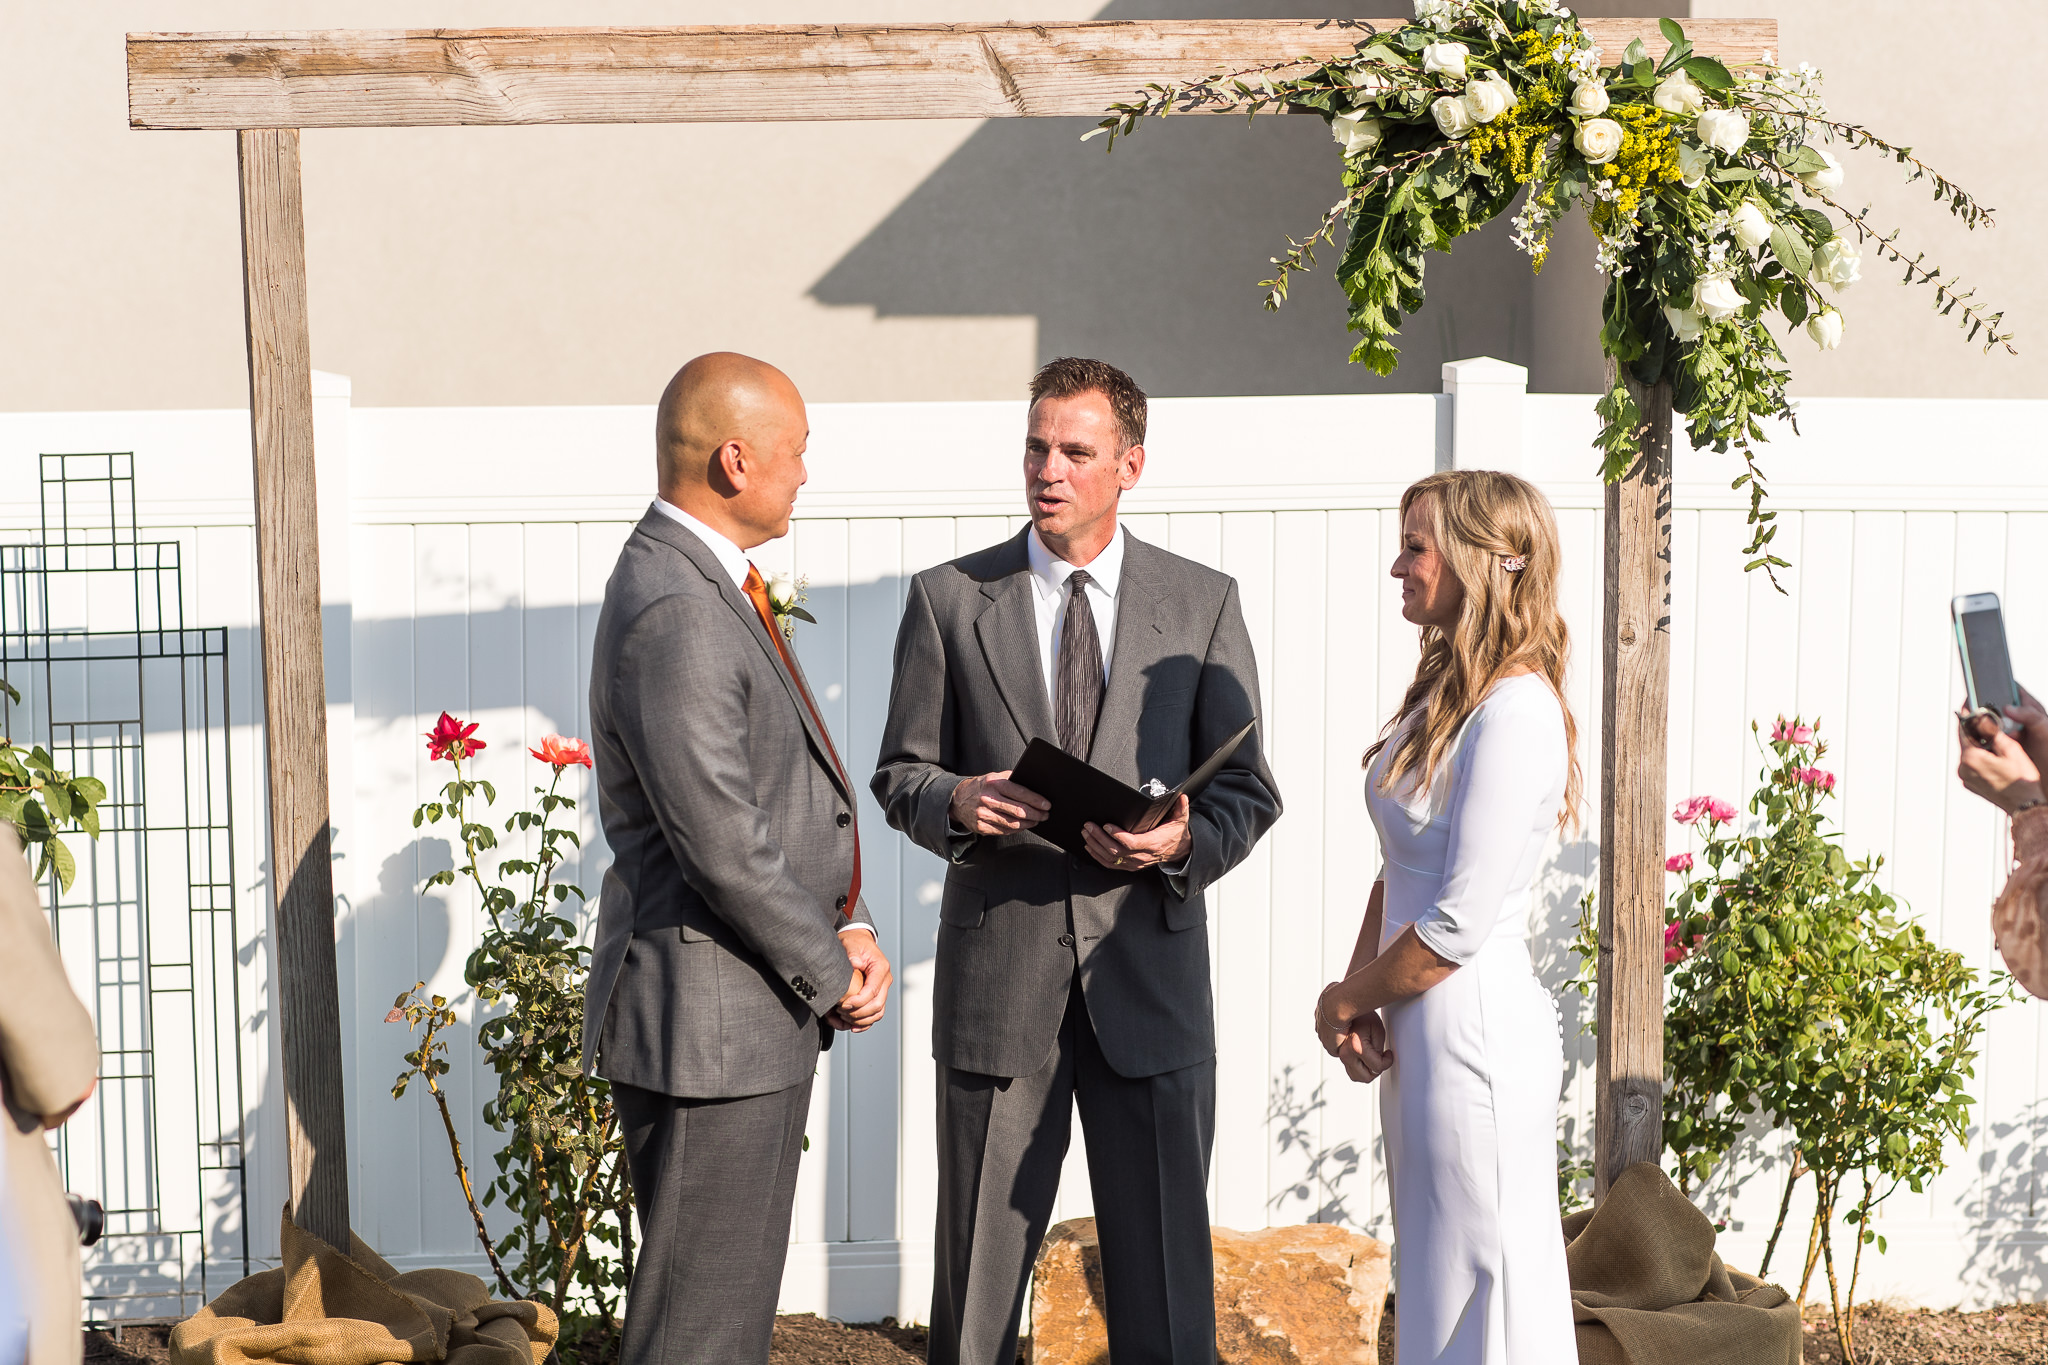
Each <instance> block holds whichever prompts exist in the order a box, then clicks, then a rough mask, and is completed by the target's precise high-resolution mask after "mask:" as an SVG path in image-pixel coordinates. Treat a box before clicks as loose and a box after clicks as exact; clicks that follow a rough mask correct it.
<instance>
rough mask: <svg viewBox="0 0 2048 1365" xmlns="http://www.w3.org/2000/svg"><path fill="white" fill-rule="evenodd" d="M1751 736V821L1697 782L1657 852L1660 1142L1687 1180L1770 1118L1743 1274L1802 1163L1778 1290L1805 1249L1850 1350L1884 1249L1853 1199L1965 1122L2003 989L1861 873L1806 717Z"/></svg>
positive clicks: (1911, 1168) (1582, 946) (1944, 1151)
mask: <svg viewBox="0 0 2048 1365" xmlns="http://www.w3.org/2000/svg"><path fill="white" fill-rule="evenodd" d="M1752 728H1753V729H1754V727H1752ZM1759 744H1760V747H1761V751H1762V756H1763V770H1762V773H1761V779H1760V782H1759V785H1758V788H1757V791H1756V794H1755V795H1754V796H1753V797H1751V799H1750V802H1749V814H1750V815H1751V816H1752V817H1754V820H1755V824H1754V826H1753V827H1752V828H1750V829H1748V830H1743V829H1738V828H1737V827H1736V823H1735V822H1736V820H1737V818H1738V812H1737V811H1736V810H1735V808H1734V807H1733V806H1732V805H1730V804H1729V803H1727V802H1725V801H1722V800H1720V799H1719V798H1716V797H1712V796H1696V797H1692V798H1689V799H1687V800H1685V801H1681V802H1680V803H1679V804H1678V806H1677V808H1676V809H1675V810H1673V812H1672V819H1673V820H1674V821H1675V822H1676V823H1677V824H1679V825H1681V826H1683V827H1685V828H1686V829H1687V830H1688V831H1689V832H1690V833H1691V834H1692V835H1693V836H1695V837H1697V838H1698V840H1699V852H1698V855H1697V859H1695V856H1694V854H1693V853H1692V852H1691V851H1690V850H1688V851H1686V852H1683V853H1679V854H1675V855H1673V856H1672V857H1671V858H1670V859H1669V860H1668V861H1667V862H1666V864H1665V867H1666V870H1667V871H1669V872H1672V873H1674V874H1676V875H1678V876H1679V877H1680V879H1681V880H1680V882H1679V884H1678V887H1677V889H1676V890H1675V891H1674V892H1673V893H1672V895H1671V899H1670V904H1669V907H1668V909H1667V915H1666V927H1665V931H1664V945H1665V947H1664V963H1665V966H1664V973H1665V996H1666V1003H1665V1010H1664V1073H1665V1092H1664V1143H1665V1147H1666V1149H1667V1151H1668V1152H1669V1154H1670V1158H1671V1160H1672V1162H1673V1164H1674V1167H1675V1171H1674V1173H1675V1175H1676V1177H1677V1179H1678V1181H1679V1183H1680V1186H1681V1187H1682V1188H1686V1189H1688V1191H1689V1190H1690V1188H1691V1187H1692V1186H1694V1185H1696V1184H1700V1183H1702V1182H1705V1181H1706V1180H1708V1179H1709V1178H1710V1177H1711V1176H1713V1175H1714V1174H1715V1172H1716V1171H1717V1170H1719V1169H1720V1167H1721V1165H1722V1163H1723V1162H1724V1161H1725V1160H1726V1159H1727V1157H1728V1155H1729V1154H1730V1153H1731V1152H1732V1151H1733V1150H1734V1149H1735V1148H1736V1147H1737V1145H1738V1144H1740V1143H1744V1142H1747V1143H1750V1144H1755V1143H1757V1142H1758V1141H1759V1140H1760V1137H1761V1136H1762V1135H1761V1134H1759V1133H1758V1132H1757V1130H1756V1127H1755V1126H1753V1125H1755V1124H1756V1123H1757V1122H1758V1121H1761V1123H1762V1125H1763V1126H1764V1127H1765V1128H1766V1129H1769V1130H1777V1129H1783V1130H1787V1131H1788V1132H1789V1135H1790V1137H1791V1140H1792V1144H1793V1146H1794V1148H1795V1153H1796V1154H1795V1156H1794V1158H1793V1160H1792V1161H1791V1163H1790V1164H1789V1165H1788V1166H1787V1168H1786V1169H1787V1178H1786V1182H1785V1186H1784V1192H1783V1196H1782V1199H1781V1201H1780V1204H1779V1208H1778V1220H1777V1226H1776V1227H1775V1228H1774V1229H1773V1230H1772V1232H1771V1236H1770V1241H1769V1243H1768V1245H1767V1246H1766V1247H1765V1250H1764V1258H1763V1263H1762V1264H1761V1265H1760V1266H1759V1267H1758V1270H1757V1273H1758V1274H1759V1275H1763V1274H1766V1273H1768V1271H1769V1269H1770V1264H1771V1258H1772V1256H1773V1255H1774V1253H1775V1252H1776V1249H1777V1245H1778V1240H1779V1236H1780V1234H1781V1233H1782V1232H1783V1231H1784V1227H1785V1222H1786V1218H1787V1216H1788V1214H1789V1211H1790V1209H1791V1202H1792V1195H1793V1192H1794V1189H1795V1188H1796V1187H1797V1186H1798V1184H1799V1183H1800V1182H1801V1181H1802V1180H1804V1179H1806V1178H1807V1177H1808V1176H1811V1177H1812V1182H1811V1183H1812V1186H1813V1189H1814V1196H1815V1212H1814V1218H1813V1221H1812V1223H1811V1225H1810V1227H1809V1231H1808V1237H1807V1249H1806V1259H1805V1262H1804V1265H1803V1267H1802V1277H1801V1279H1802V1282H1801V1284H1800V1287H1799V1293H1798V1301H1799V1302H1802V1303H1803V1302H1805V1301H1806V1293H1807V1289H1808V1288H1809V1287H1810V1284H1811V1279H1812V1276H1813V1275H1814V1273H1815V1271H1816V1268H1817V1267H1821V1266H1824V1267H1825V1270H1826V1275H1827V1282H1828V1292H1829V1300H1830V1303H1831V1305H1832V1306H1833V1308H1834V1310H1835V1320H1836V1325H1837V1330H1838V1334H1841V1335H1842V1336H1843V1340H1842V1346H1843V1349H1844V1352H1845V1354H1846V1355H1847V1358H1848V1359H1850V1360H1854V1359H1856V1357H1855V1355H1854V1354H1853V1352H1851V1351H1850V1349H1849V1348H1850V1343H1849V1342H1848V1340H1847V1339H1846V1334H1845V1333H1843V1332H1842V1327H1843V1324H1845V1323H1846V1322H1848V1321H1849V1318H1850V1315H1851V1314H1852V1313H1853V1311H1854V1304H1855V1296H1856V1284H1857V1277H1858V1275H1859V1274H1860V1272H1861V1268H1862V1254H1863V1247H1864V1245H1865V1244H1866V1243H1874V1244H1875V1245H1876V1247H1877V1249H1878V1250H1879V1251H1880V1252H1882V1251H1883V1250H1884V1241H1883V1239H1882V1238H1880V1237H1878V1236H1877V1235H1876V1232H1875V1230H1874V1229H1873V1228H1872V1227H1871V1225H1870V1217H1871V1214H1872V1212H1873V1211H1874V1210H1875V1209H1876V1208H1877V1206H1878V1205H1879V1204H1881V1203H1882V1202H1883V1201H1884V1200H1885V1199H1887V1198H1888V1197H1890V1195H1891V1194H1892V1193H1893V1192H1894V1191H1895V1190H1897V1189H1898V1188H1899V1187H1900V1186H1901V1185H1904V1186H1907V1187H1909V1188H1911V1189H1913V1190H1915V1191H1918V1190H1920V1189H1921V1188H1922V1187H1923V1186H1924V1185H1925V1183H1926V1181H1927V1180H1928V1179H1929V1178H1931V1177H1932V1176H1933V1175H1934V1174H1935V1173H1936V1172H1938V1171H1939V1170H1941V1169H1942V1167H1943V1166H1944V1165H1945V1164H1946V1162H1947V1159H1948V1145H1947V1144H1948V1143H1949V1142H1950V1141H1952V1140H1953V1141H1957V1142H1960V1141H1963V1140H1964V1139H1965V1138H1966V1136H1967V1133H1968V1120H1969V1111H1970V1105H1971V1103H1972V1101H1971V1097H1970V1095H1969V1093H1968V1090H1967V1089H1966V1080H1967V1078H1968V1077H1969V1076H1970V1075H1971V1074H1973V1067H1974V1063H1975V1058H1976V1047H1977V1040H1978V1038H1979V1037H1980V1036H1981V1035H1982V1033H1983V1029H1984V1017H1985V1015H1986V1014H1987V1013H1989V1012H1990V1011H1991V1010H1992V1009H1994V1008H1996V1007H1997V1006H1998V1005H1999V1004H2001V1003H2003V1002H2004V1001H2006V1000H2008V999H2010V998H2012V993H2011V991H2010V987H2009V985H2008V984H2006V983H2003V982H1995V983H1994V984H1993V985H1992V986H1991V987H1989V988H1986V987H1981V986H1980V985H1979V984H1978V978H1977V974H1976V973H1975V972H1974V971H1973V970H1972V969H1971V968H1970V967H1969V966H1968V964H1967V963H1966V962H1965V960H1964V958H1963V956H1962V954H1960V953H1956V952H1951V951H1949V950H1947V949H1945V948H1942V947H1939V946H1938V945H1936V944H1935V943H1934V942H1932V941H1931V940H1930V939H1929V938H1928V936H1927V933H1926V931H1925V930H1923V929H1922V928H1921V927H1920V925H1919V924H1917V923H1915V922H1913V921H1911V920H1909V919H1907V918H1905V917H1904V916H1903V915H1902V914H1901V913H1900V908H1899V906H1898V903H1897V902H1896V901H1895V900H1894V899H1893V898H1892V896H1891V895H1890V894H1889V893H1888V892H1886V891H1885V890H1884V888H1883V887H1882V885H1881V884H1880V883H1879V880H1878V872H1879V869H1880V868H1881V867H1882V866H1883V859H1881V858H1869V859H1865V860H1863V861H1861V862H1851V861H1850V859H1849V857H1848V855H1847V853H1846V852H1844V850H1843V849H1842V847H1841V840H1840V837H1839V836H1838V835H1836V834H1834V833H1833V832H1831V831H1830V830H1829V829H1828V828H1827V818H1826V815H1825V812H1824V803H1825V802H1826V801H1828V800H1830V799H1832V794H1833V792H1834V788H1835V778H1834V775H1833V774H1832V773H1831V772H1830V771H1828V770H1827V769H1825V768H1823V767H1821V766H1820V760H1821V758H1822V757H1823V756H1824V755H1825V754H1826V752H1827V746H1826V745H1825V744H1824V743H1823V742H1822V741H1821V740H1820V739H1819V737H1818V736H1817V734H1816V732H1815V727H1814V726H1812V725H1811V724H1809V723H1807V722H1805V721H1804V720H1801V719H1799V718H1796V717H1795V718H1791V719H1787V718H1785V717H1780V718H1779V719H1778V722H1777V723H1776V724H1775V725H1774V726H1773V727H1772V729H1771V737H1770V739H1769V740H1768V741H1767V742H1766V741H1762V740H1761V739H1760V740H1759ZM1596 932H1597V930H1596V926H1595V925H1594V923H1593V922H1592V919H1591V917H1590V915H1589V916H1588V917H1587V918H1586V919H1584V920H1582V922H1581V924H1580V931H1579V943H1578V951H1579V954H1580V974H1579V978H1578V980H1577V981H1576V982H1575V983H1574V985H1575V986H1576V987H1577V988H1578V989H1580V990H1582V991H1585V992H1587V993H1590V992H1591V991H1592V989H1593V976H1594V970H1595V968H1594V963H1595V961H1596V955H1597V952H1598V943H1597V938H1596ZM1845 1202H1846V1204H1847V1208H1846V1210H1844V1209H1843V1205H1844V1203H1845ZM1838 1211H1841V1212H1843V1214H1844V1219H1845V1221H1846V1222H1847V1223H1848V1224H1849V1226H1850V1228H1851V1229H1852V1230H1853V1231H1854V1233H1855V1235H1856V1252H1855V1258H1854V1260H1853V1262H1852V1264H1851V1266H1850V1270H1849V1275H1848V1277H1847V1282H1846V1285H1844V1283H1843V1282H1842V1280H1841V1279H1840V1278H1839V1277H1838V1275H1837V1268H1836V1265H1835V1260H1834V1238H1833V1226H1834V1222H1835V1216H1836V1214H1837V1212H1838Z"/></svg>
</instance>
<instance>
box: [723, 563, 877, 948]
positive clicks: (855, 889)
mask: <svg viewBox="0 0 2048 1365" xmlns="http://www.w3.org/2000/svg"><path fill="white" fill-rule="evenodd" d="M743 591H744V592H745V593H746V594H747V600H748V601H750V602H752V603H753V604H754V610H755V611H757V612H759V613H760V614H761V624H762V625H763V626H765V627H767V629H768V638H769V639H771V640H773V641H774V642H775V652H776V653H777V654H779V655H781V656H782V666H783V667H784V668H786V669H788V670H789V679H790V681H791V682H793V683H795V684H796V691H797V695H798V696H800V697H802V698H803V699H804V705H805V706H806V707H807V708H809V710H810V713H811V720H812V721H813V722H815V723H816V724H817V727H818V733H819V734H820V735H822V736H823V737H824V739H825V757H827V758H829V759H831V760H832V769H833V771H834V772H836V773H838V774H839V781H840V783H841V784H842V785H843V786H844V787H845V788H846V793H847V798H846V804H847V805H848V806H850V807H856V809H855V810H854V813H853V816H852V819H853V885H852V886H850V887H848V888H847V890H846V905H845V907H844V908H845V911H846V915H847V917H848V918H849V919H850V918H852V916H853V910H854V907H855V906H857V905H859V904H860V812H859V810H858V809H857V807H858V806H859V802H857V801H855V800H854V798H853V784H852V783H851V782H850V781H848V780H847V777H846V768H845V766H844V765H843V764H841V763H840V761H839V751H838V750H836V749H834V748H833V747H832V732H831V731H830V730H827V729H826V728H825V718H824V717H823V716H821V715H819V714H818V704H817V703H816V702H814V701H812V700H811V689H810V688H808V687H806V686H804V675H803V674H802V673H801V672H799V671H798V669H797V666H796V660H795V659H794V658H792V657H790V653H789V644H788V642H787V641H785V640H784V639H783V638H782V632H781V631H780V630H778V629H777V628H776V626H775V608H774V607H772V606H770V605H769V604H768V580H766V579H765V578H763V577H761V571H760V570H759V569H757V568H755V567H754V566H753V565H752V564H749V565H747V581H746V585H745V587H744V589H743Z"/></svg>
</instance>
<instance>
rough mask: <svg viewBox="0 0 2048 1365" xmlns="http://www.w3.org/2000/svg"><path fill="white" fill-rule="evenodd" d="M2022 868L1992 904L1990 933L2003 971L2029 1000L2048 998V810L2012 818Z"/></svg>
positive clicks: (2015, 851)
mask: <svg viewBox="0 0 2048 1365" xmlns="http://www.w3.org/2000/svg"><path fill="white" fill-rule="evenodd" d="M2012 853H2013V860H2014V862H2015V863H2017V864H2018V865H2017V866H2016V867H2015V868H2014V869H2013V873H2012V877H2011V879H2010V880H2008V881H2007V882H2006V884H2005V889H2004V890H2003V891H2000V892H1999V893H1998V899H1997V900H1996V901H1994V902H1992V905H1991V932H1992V934H1993V935H1994V936H1995V937H1996V938H1997V940H1998V954H1999V956H2000V957H2003V958H2004V959H2005V969H2006V970H2007V971H2009V972H2011V973H2012V974H2013V979H2014V980H2016V981H2018V982H2019V983H2020V985H2022V986H2024V987H2025V988H2026V991H2027V993H2028V994H2029V995H2033V996H2036V997H2039V998H2042V999H2048V806H2035V807H2033V808H2032V809H2030V810H2023V811H2021V812H2020V813H2019V814H2018V815H2017V816H2015V817H2013V822H2012Z"/></svg>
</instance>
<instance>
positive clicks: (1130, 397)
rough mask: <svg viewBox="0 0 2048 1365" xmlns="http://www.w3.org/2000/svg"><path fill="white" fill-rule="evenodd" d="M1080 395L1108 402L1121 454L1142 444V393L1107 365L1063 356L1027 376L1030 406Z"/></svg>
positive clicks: (1143, 404) (1134, 381)
mask: <svg viewBox="0 0 2048 1365" xmlns="http://www.w3.org/2000/svg"><path fill="white" fill-rule="evenodd" d="M1083 393H1099V394H1101V395H1102V396H1103V397H1104V398H1106V399H1108V400H1109V411H1110V414H1111V415H1112V416H1113V417H1115V418H1116V429H1117V436H1118V437H1119V439H1121V440H1122V441H1123V443H1124V444H1123V449H1124V450H1129V449H1130V448H1131V447H1132V446H1141V445H1143V444H1145V391H1144V390H1143V389H1141V388H1139V387H1138V383H1137V381H1136V380H1134V379H1132V378H1131V377H1130V376H1129V375H1127V374H1125V373H1124V372H1123V371H1122V370H1119V369H1118V368H1117V367H1116V366H1114V365H1112V364H1110V363H1109V362H1108V361H1106V360H1083V359H1081V358H1080V357H1078V356H1070V355H1065V356H1061V357H1060V358H1059V359H1058V360H1053V361H1048V362H1047V363H1046V365H1045V367H1044V368H1043V369H1041V370H1039V372H1038V373H1037V374H1035V375H1033V376H1031V401H1032V402H1033V403H1036V402H1038V400H1039V399H1041V398H1072V397H1074V396H1075V395H1077V394H1083ZM1117 453H1118V454H1122V453H1123V451H1118V452H1117Z"/></svg>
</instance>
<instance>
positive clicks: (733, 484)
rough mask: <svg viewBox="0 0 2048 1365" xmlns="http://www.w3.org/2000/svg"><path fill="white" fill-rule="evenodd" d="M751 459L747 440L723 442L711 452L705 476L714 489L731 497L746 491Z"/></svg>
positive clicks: (724, 495) (722, 494)
mask: <svg viewBox="0 0 2048 1365" xmlns="http://www.w3.org/2000/svg"><path fill="white" fill-rule="evenodd" d="M751 459H752V452H751V451H749V450H748V449H747V445H746V442H744V441H740V440H731V441H724V442H721V443H720V445H719V447H718V449H716V450H714V451H712V452H711V461H710V464H709V467H708V468H706V469H705V471H704V474H705V477H706V479H707V480H708V481H709V483H710V484H711V487H712V489H713V490H714V491H716V492H717V493H718V494H719V495H721V496H723V497H728V498H729V497H732V496H733V495H735V494H738V493H744V492H746V491H747V474H748V472H749V470H748V465H749V463H750V462H751Z"/></svg>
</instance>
